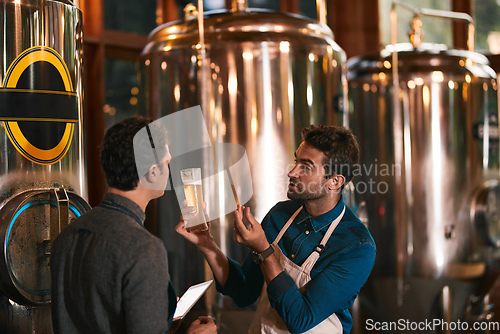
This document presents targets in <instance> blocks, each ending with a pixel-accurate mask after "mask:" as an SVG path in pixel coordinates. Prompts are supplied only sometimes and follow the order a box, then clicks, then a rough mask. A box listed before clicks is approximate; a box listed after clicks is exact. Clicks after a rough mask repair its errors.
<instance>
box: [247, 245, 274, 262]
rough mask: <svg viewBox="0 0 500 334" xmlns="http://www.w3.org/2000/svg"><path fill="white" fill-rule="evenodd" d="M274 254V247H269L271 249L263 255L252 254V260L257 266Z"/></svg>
mask: <svg viewBox="0 0 500 334" xmlns="http://www.w3.org/2000/svg"><path fill="white" fill-rule="evenodd" d="M272 253H274V247H273V245H269V248H268V249H266V250H265V251H263V252H262V253H257V252H252V260H253V262H255V263H257V264H261V263H262V262H263V261H264V260H265V259H267V258H268V257H269V256H270V255H271V254H272Z"/></svg>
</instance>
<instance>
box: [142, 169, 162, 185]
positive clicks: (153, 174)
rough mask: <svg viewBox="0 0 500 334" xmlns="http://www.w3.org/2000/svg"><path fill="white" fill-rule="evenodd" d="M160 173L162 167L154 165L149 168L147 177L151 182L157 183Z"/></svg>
mask: <svg viewBox="0 0 500 334" xmlns="http://www.w3.org/2000/svg"><path fill="white" fill-rule="evenodd" d="M159 175H160V168H159V167H158V165H153V166H151V167H150V168H149V170H148V172H147V173H146V175H145V177H146V180H147V181H148V182H149V183H155V182H156V180H157V178H158V176H159Z"/></svg>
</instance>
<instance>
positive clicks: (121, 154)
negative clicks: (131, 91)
mask: <svg viewBox="0 0 500 334" xmlns="http://www.w3.org/2000/svg"><path fill="white" fill-rule="evenodd" d="M150 123H151V121H150V120H148V119H145V118H143V117H140V116H135V117H130V118H126V119H124V120H122V121H121V122H118V123H116V124H115V125H113V126H112V127H111V128H109V129H108V130H107V131H106V133H105V135H104V140H103V144H102V148H101V165H102V169H103V171H104V174H105V175H106V181H107V183H108V186H109V187H113V188H117V189H119V190H122V191H129V190H133V189H135V187H137V184H138V182H139V175H138V173H137V167H136V159H135V156H134V143H133V139H134V136H135V135H136V133H137V132H138V131H139V130H141V129H142V128H144V127H145V126H146V125H148V124H150ZM150 126H153V124H151V125H150ZM165 137H166V136H165ZM143 141H147V143H144V145H149V147H150V145H151V142H150V141H149V140H143ZM165 145H166V138H165V142H164V143H155V149H156V151H157V155H158V157H159V158H160V159H161V158H162V157H164V156H165V154H166V149H165ZM140 160H142V159H140ZM160 161H161V160H160ZM149 167H151V166H148V168H147V169H149Z"/></svg>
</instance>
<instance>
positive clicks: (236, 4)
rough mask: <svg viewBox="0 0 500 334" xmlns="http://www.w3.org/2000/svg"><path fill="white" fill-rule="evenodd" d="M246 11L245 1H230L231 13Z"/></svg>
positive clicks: (246, 3) (246, 4)
mask: <svg viewBox="0 0 500 334" xmlns="http://www.w3.org/2000/svg"><path fill="white" fill-rule="evenodd" d="M247 9H248V1H247V0H232V1H231V12H232V13H235V12H245V11H247Z"/></svg>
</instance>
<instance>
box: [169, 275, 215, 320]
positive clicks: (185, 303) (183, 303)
mask: <svg viewBox="0 0 500 334" xmlns="http://www.w3.org/2000/svg"><path fill="white" fill-rule="evenodd" d="M213 282H214V281H213V280H210V281H206V282H203V283H200V284H196V285H193V286H191V287H190V288H189V289H187V290H186V292H184V294H183V295H182V297H181V298H180V299H179V301H178V302H177V308H176V309H175V312H174V319H173V320H174V321H176V320H181V319H183V318H184V317H185V316H186V314H187V313H188V312H189V310H191V308H192V307H193V306H194V304H196V302H197V301H198V300H199V299H200V298H201V296H202V295H203V294H204V293H205V291H207V289H208V288H209V287H210V285H212V283H213Z"/></svg>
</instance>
